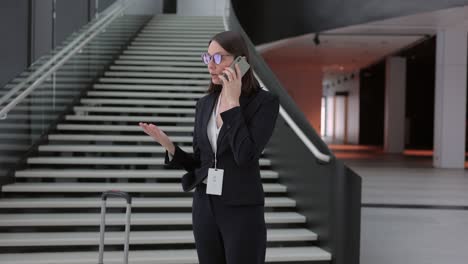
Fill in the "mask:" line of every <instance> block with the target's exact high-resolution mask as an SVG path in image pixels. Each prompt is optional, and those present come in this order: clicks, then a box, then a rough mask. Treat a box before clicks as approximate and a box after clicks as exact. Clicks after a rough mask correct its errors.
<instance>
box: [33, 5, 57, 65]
mask: <svg viewBox="0 0 468 264" xmlns="http://www.w3.org/2000/svg"><path fill="white" fill-rule="evenodd" d="M31 3H32V23H31V28H32V29H31V42H32V47H31V50H32V51H31V52H32V61H35V60H37V59H38V58H39V57H41V56H42V55H44V54H47V53H48V52H49V51H50V50H51V48H52V47H53V44H52V32H53V31H52V30H53V29H52V9H53V6H52V5H53V4H52V0H41V2H40V3H38V1H31Z"/></svg>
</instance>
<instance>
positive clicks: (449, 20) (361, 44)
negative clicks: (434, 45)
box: [257, 7, 468, 81]
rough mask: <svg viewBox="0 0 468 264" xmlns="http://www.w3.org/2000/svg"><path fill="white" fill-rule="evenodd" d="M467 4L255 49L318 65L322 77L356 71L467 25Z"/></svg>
mask: <svg viewBox="0 0 468 264" xmlns="http://www.w3.org/2000/svg"><path fill="white" fill-rule="evenodd" d="M467 21H468V7H460V8H452V9H446V10H440V11H436V12H430V13H422V14H417V15H411V16H406V17H400V18H394V19H389V20H383V21H378V22H372V23H368V24H362V25H354V26H350V27H345V28H338V29H334V30H331V31H326V32H321V33H320V34H319V35H318V39H319V44H317V43H316V42H315V41H314V38H315V37H316V35H315V34H307V35H302V36H298V37H294V38H288V39H283V40H279V41H275V42H272V43H267V44H262V45H260V46H258V47H257V48H258V50H259V51H260V52H261V53H262V54H264V55H266V56H268V57H270V58H275V59H281V60H293V61H301V62H304V61H307V62H308V63H311V64H313V65H315V66H317V67H320V68H321V69H322V71H323V73H324V81H325V79H327V78H329V77H333V76H335V75H337V74H342V73H350V72H356V71H359V70H360V69H362V68H365V67H367V66H369V65H371V64H373V63H375V62H377V61H380V60H382V59H383V58H385V57H386V56H389V55H392V54H395V53H397V52H398V51H401V50H402V49H405V48H408V47H410V46H412V45H415V44H417V43H419V42H421V41H424V40H425V39H426V38H428V37H431V36H433V35H435V34H436V33H437V31H439V30H443V29H446V28H452V27H455V26H458V27H461V28H464V29H468V23H467Z"/></svg>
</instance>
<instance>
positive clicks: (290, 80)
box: [262, 52, 322, 135]
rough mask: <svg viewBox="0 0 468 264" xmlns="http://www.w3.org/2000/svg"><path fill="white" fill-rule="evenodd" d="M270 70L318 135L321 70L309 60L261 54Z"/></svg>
mask: <svg viewBox="0 0 468 264" xmlns="http://www.w3.org/2000/svg"><path fill="white" fill-rule="evenodd" d="M262 55H263V57H264V59H265V61H266V62H267V63H268V65H269V66H270V68H271V70H272V71H273V72H274V73H275V74H276V76H277V78H278V79H279V81H280V82H281V84H282V85H283V87H284V88H285V89H286V90H287V91H288V93H289V95H290V96H291V97H292V98H293V100H294V101H295V102H296V104H297V105H298V107H299V108H300V109H301V110H302V112H303V113H304V114H305V116H306V117H307V119H308V120H309V122H310V124H311V125H312V127H313V128H314V129H315V131H316V132H317V134H319V135H320V119H321V115H320V114H321V103H322V101H321V99H322V70H321V69H320V68H319V67H316V66H315V65H313V64H312V63H311V62H307V61H304V62H300V61H297V60H292V59H287V58H278V57H276V56H275V55H273V54H268V52H266V53H264V54H262Z"/></svg>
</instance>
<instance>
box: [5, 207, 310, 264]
mask: <svg viewBox="0 0 468 264" xmlns="http://www.w3.org/2000/svg"><path fill="white" fill-rule="evenodd" d="M124 216H125V214H120V213H109V214H107V215H106V225H108V226H116V225H123V224H124V222H125V217H124ZM100 220H101V215H100V214H94V213H55V214H39V213H38V214H1V215H0V226H1V227H14V226H16V227H20V226H98V225H99V223H100ZM305 221H306V218H305V216H303V215H300V214H298V213H294V212H274V213H270V212H266V213H265V222H266V223H267V224H303V223H305ZM131 224H132V226H136V225H170V226H172V225H191V224H192V213H134V214H132V219H131ZM0 263H3V262H1V261H0Z"/></svg>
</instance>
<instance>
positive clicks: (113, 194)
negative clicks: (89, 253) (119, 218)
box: [98, 190, 132, 264]
mask: <svg viewBox="0 0 468 264" xmlns="http://www.w3.org/2000/svg"><path fill="white" fill-rule="evenodd" d="M107 197H121V198H124V199H125V200H126V202H127V209H126V212H125V242H124V262H123V263H124V264H128V251H129V246H130V215H131V213H132V198H131V197H130V195H129V194H128V193H126V192H122V191H115V190H112V191H106V192H104V193H103V194H102V196H101V200H102V202H101V224H100V234H99V236H100V240H99V260H98V264H104V234H105V228H106V206H107Z"/></svg>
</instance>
